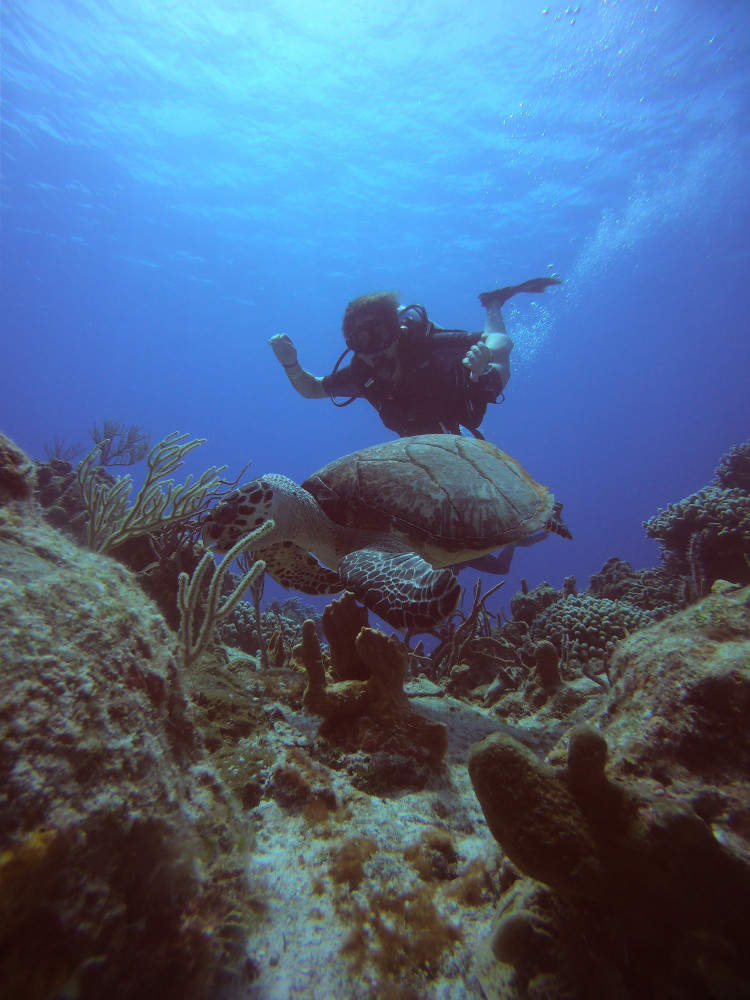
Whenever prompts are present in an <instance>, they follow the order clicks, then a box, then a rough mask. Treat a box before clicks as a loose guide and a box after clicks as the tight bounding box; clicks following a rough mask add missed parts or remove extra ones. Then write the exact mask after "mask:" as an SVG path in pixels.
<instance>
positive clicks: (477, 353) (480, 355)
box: [461, 340, 492, 382]
mask: <svg viewBox="0 0 750 1000" xmlns="http://www.w3.org/2000/svg"><path fill="white" fill-rule="evenodd" d="M491 361H492V351H491V350H490V349H489V347H488V346H487V345H486V344H485V343H484V341H482V340H480V341H479V343H478V344H474V346H473V347H470V348H469V350H468V351H467V352H466V357H465V358H463V359H462V361H461V364H464V365H466V367H467V368H469V369H470V370H471V375H470V376H469V377H470V378H471V381H472V382H476V381H477V380H478V379H479V376H480V375H483V374H484V373H485V372H486V371H487V368H488V366H489V364H490V362H491Z"/></svg>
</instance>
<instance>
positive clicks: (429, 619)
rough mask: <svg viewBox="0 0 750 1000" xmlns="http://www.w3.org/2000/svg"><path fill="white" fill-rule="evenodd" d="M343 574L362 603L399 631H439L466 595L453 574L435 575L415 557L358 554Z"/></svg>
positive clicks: (368, 551)
mask: <svg viewBox="0 0 750 1000" xmlns="http://www.w3.org/2000/svg"><path fill="white" fill-rule="evenodd" d="M339 574H340V576H341V579H342V580H343V581H344V583H345V585H346V587H347V589H348V590H351V592H352V593H353V594H354V596H355V597H356V598H357V600H358V601H361V602H362V603H363V604H364V605H365V607H366V608H369V609H370V611H372V612H374V613H375V614H376V615H378V617H379V618H382V619H383V621H386V622H388V624H389V625H392V626H393V627H394V628H405V629H406V628H408V629H431V628H434V627H435V626H436V625H440V624H441V622H444V621H445V619H446V618H447V617H448V615H449V614H450V613H451V612H452V611H453V610H454V609H455V607H456V605H457V604H458V598H459V595H460V593H461V588H460V586H459V583H458V580H457V579H456V576H455V574H454V573H453V572H452V571H451V570H449V569H433V568H432V566H430V564H429V563H428V562H426V561H425V560H424V559H422V557H421V556H418V555H417V554H416V553H415V552H383V551H381V550H380V549H357V551H356V552H350V553H349V555H347V556H344V558H343V559H342V560H341V562H340V563H339Z"/></svg>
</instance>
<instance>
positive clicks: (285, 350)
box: [268, 333, 297, 365]
mask: <svg viewBox="0 0 750 1000" xmlns="http://www.w3.org/2000/svg"><path fill="white" fill-rule="evenodd" d="M268 343H269V344H270V345H271V349H272V350H273V353H274V354H275V355H276V357H277V359H278V360H279V361H280V362H281V364H282V365H296V364H297V348H296V347H295V346H294V342H293V341H292V338H291V337H289V336H287V334H285V333H277V334H276V335H275V336H273V337H271V339H270V340H269V341H268Z"/></svg>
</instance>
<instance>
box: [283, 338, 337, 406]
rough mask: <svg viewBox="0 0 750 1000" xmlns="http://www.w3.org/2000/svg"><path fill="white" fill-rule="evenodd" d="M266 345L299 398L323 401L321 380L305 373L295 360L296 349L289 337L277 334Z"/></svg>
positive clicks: (323, 394) (324, 396)
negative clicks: (269, 347)
mask: <svg viewBox="0 0 750 1000" xmlns="http://www.w3.org/2000/svg"><path fill="white" fill-rule="evenodd" d="M268 343H269V344H270V345H271V349H272V350H273V353H274V354H275V355H276V357H277V359H278V361H279V363H280V364H281V366H282V367H283V369H284V372H285V374H286V377H287V378H288V379H289V381H290V382H291V383H292V386H293V388H295V389H296V390H297V392H298V393H299V394H300V396H304V397H305V399H325V398H326V397H327V396H328V393H327V392H326V391H325V389H324V388H323V379H322V378H318V377H317V376H316V375H313V374H311V373H310V372H308V371H305V369H304V368H303V367H302V365H301V364H300V363H299V361H298V360H297V348H296V347H295V346H294V342H293V341H292V339H291V337H288V336H287V335H286V334H285V333H277V334H276V336H275V337H271V339H270V340H269V341H268Z"/></svg>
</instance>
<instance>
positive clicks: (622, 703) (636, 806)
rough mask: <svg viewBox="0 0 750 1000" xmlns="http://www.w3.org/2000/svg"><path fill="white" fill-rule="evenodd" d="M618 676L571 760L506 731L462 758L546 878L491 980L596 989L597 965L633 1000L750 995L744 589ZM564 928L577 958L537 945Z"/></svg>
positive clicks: (625, 648) (675, 622) (533, 870)
mask: <svg viewBox="0 0 750 1000" xmlns="http://www.w3.org/2000/svg"><path fill="white" fill-rule="evenodd" d="M612 672H613V685H612V689H611V691H610V692H609V694H608V695H607V696H606V698H605V701H604V703H603V704H602V706H601V707H600V709H599V712H598V715H597V716H596V717H595V719H594V721H598V723H599V725H600V726H601V727H602V731H597V730H595V729H593V728H591V727H590V726H581V727H576V728H574V729H573V730H572V731H570V732H569V733H568V735H567V736H566V738H565V740H563V741H561V743H560V744H559V746H558V748H556V749H554V750H553V751H552V753H551V754H550V760H552V761H555V762H558V763H559V764H563V752H564V748H565V746H566V744H567V761H566V763H565V764H564V766H557V767H555V766H553V765H552V764H550V763H545V762H544V761H543V760H542V759H540V758H539V757H538V756H537V755H536V754H535V753H533V752H532V751H531V750H529V749H528V748H526V747H525V746H523V745H522V744H521V743H520V742H518V740H516V739H514V738H513V737H511V736H508V735H505V734H495V735H493V736H490V737H488V738H487V739H486V740H484V741H483V742H482V743H479V744H477V745H476V746H475V747H474V748H473V749H472V750H471V752H470V755H469V772H470V775H471V779H472V783H473V785H474V788H475V790H476V793H477V796H478V798H479V801H480V803H481V805H482V808H483V811H484V813H485V816H486V817H487V821H488V824H489V826H490V829H491V831H492V833H493V835H494V836H495V838H496V839H497V840H498V842H499V843H500V845H501V846H502V848H503V850H504V851H505V853H506V854H507V855H508V857H509V858H510V859H511V860H512V861H513V862H514V863H515V864H516V865H517V866H518V868H519V869H520V870H521V871H522V872H523V873H524V875H526V876H527V877H528V878H529V879H533V880H535V881H537V882H539V883H542V885H543V887H545V888H541V887H537V890H534V891H533V892H532V896H533V899H534V903H533V905H531V904H530V903H529V899H528V898H527V897H528V893H529V892H531V891H532V890H531V888H530V887H528V888H527V889H522V888H520V887H515V888H514V890H513V895H512V896H511V897H510V898H509V899H508V900H506V901H504V903H503V904H502V912H501V915H500V918H499V923H498V925H497V927H496V931H495V937H494V943H493V948H494V954H495V958H496V959H497V960H499V963H500V964H499V966H498V967H496V968H494V969H493V967H492V963H491V962H489V963H488V962H487V961H485V963H484V973H483V974H484V975H486V976H488V977H489V978H490V979H492V980H493V981H495V980H497V981H500V980H502V981H503V982H504V983H505V986H504V987H503V989H505V990H506V991H507V994H504V993H502V990H501V991H500V992H499V993H498V995H508V996H515V995H516V993H514V992H513V990H517V991H518V995H521V996H525V995H527V994H528V995H529V996H530V995H532V992H533V990H537V991H538V990H539V989H541V988H542V984H545V988H547V989H549V987H550V982H551V981H552V980H554V983H555V986H554V988H555V990H557V991H559V995H565V996H572V997H582V998H583V997H589V996H591V997H594V996H597V995H602V994H597V993H596V992H593V993H591V992H590V991H589V987H588V986H587V985H586V982H587V980H588V979H591V977H592V976H593V977H594V979H593V980H592V981H599V980H597V979H596V976H601V975H604V973H603V972H602V969H606V976H605V978H606V979H607V981H608V982H609V984H610V986H609V987H608V988H609V989H611V990H614V992H611V993H608V994H606V995H613V996H617V997H621V998H623V1000H650V998H654V1000H656V998H661V997H675V998H677V997H679V998H681V1000H682V998H684V1000H703V998H706V997H708V998H714V1000H724V998H725V997H728V996H732V997H734V996H737V997H740V996H747V995H750V956H749V953H748V950H747V942H748V940H750V850H748V844H747V834H748V830H749V829H750V822H749V820H750V806H748V802H749V801H750V796H749V795H748V792H749V791H750V788H749V785H748V772H749V769H750V736H748V731H747V724H746V720H747V711H748V708H750V589H748V588H746V589H745V590H743V591H736V590H735V591H732V590H731V588H730V589H729V590H728V591H726V592H722V593H717V594H715V595H712V596H711V597H709V598H707V599H706V600H705V601H703V602H701V604H699V605H697V606H694V607H692V608H689V609H687V610H686V611H684V612H681V613H680V614H678V615H677V616H675V617H673V618H671V619H668V620H666V621H665V622H663V623H661V624H659V625H655V626H653V627H652V628H650V629H648V630H646V631H642V632H639V633H638V634H636V635H634V636H632V637H631V638H630V639H627V640H625V642H624V643H622V644H621V645H620V646H619V647H618V651H617V652H616V654H615V657H614V661H613V667H612ZM608 743H609V745H610V749H611V753H609V752H608V746H607V744H608ZM608 756H609V757H610V758H611V762H610V764H609V766H608V767H607V768H606V770H605V765H606V762H607V759H608ZM558 897H559V898H558ZM521 914H526V916H521ZM519 921H520V923H519ZM522 925H523V926H524V927H525V928H526V930H525V931H523V933H522V932H521V929H520V928H521V926H522ZM576 927H577V928H578V931H577V933H574V929H575V928H576ZM513 928H516V929H513ZM586 928H588V931H586ZM584 932H585V933H584ZM560 933H563V934H564V935H567V936H568V939H569V948H570V949H571V951H570V953H567V954H566V953H565V949H564V948H562V949H561V945H560V942H559V940H558V941H557V944H555V946H554V947H552V946H551V945H550V946H549V947H548V946H545V943H544V942H545V941H547V942H550V941H552V940H554V939H556V938H559V934H560ZM511 941H512V942H514V944H513V945H512V946H511V944H510V943H509V942H511ZM592 947H593V955H592V954H591V949H592ZM553 952H556V957H555V958H554V960H553V959H552V958H551V957H550V956H551V954H552V953H553ZM623 956H627V958H623ZM594 966H596V968H597V969H598V971H597V972H596V975H595V974H594V971H592V970H593V968H594ZM550 977H552V979H550ZM613 983H615V984H616V989H615V987H614V986H613V985H612V984H613ZM533 984H535V985H533ZM524 991H526V992H524ZM533 995H537V994H536V993H534V994H533ZM553 995H556V994H554V993H553Z"/></svg>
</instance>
